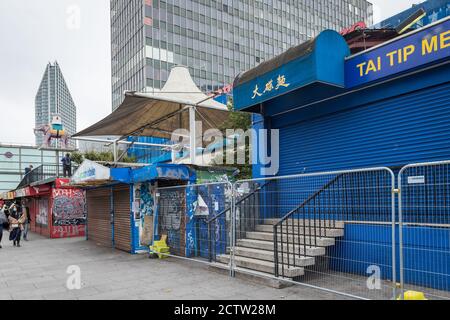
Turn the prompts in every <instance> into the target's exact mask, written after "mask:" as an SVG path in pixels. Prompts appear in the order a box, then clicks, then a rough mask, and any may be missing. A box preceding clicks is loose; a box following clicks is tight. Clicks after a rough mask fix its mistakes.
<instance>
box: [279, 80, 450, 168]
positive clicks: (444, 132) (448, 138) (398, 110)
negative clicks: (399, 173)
mask: <svg viewBox="0 0 450 320" xmlns="http://www.w3.org/2000/svg"><path fill="white" fill-rule="evenodd" d="M331 103H332V102H331ZM284 117H289V114H286V115H284ZM279 129H280V172H279V174H280V175H287V174H297V173H304V172H318V171H327V170H335V169H350V168H362V167H373V166H390V167H397V166H400V165H404V164H407V163H413V162H422V161H436V160H444V159H450V83H446V84H443V85H439V86H436V87H431V88H426V89H423V90H420V91H416V92H413V93H410V94H406V95H402V96H397V97H394V98H390V99H385V100H381V101H377V102H375V103H371V104H367V105H363V106H359V107H357V108H353V109H350V110H345V111H341V112H337V113H333V114H328V115H325V116H321V117H319V118H315V119H310V120H305V121H301V122H298V123H296V124H294V125H290V126H287V127H282V128H279Z"/></svg>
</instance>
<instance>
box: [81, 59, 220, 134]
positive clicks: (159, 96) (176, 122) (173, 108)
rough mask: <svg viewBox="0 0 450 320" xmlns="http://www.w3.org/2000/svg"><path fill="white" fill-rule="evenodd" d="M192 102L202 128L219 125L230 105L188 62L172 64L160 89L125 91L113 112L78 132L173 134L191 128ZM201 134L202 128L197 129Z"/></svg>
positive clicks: (206, 128) (204, 129) (217, 126)
mask: <svg viewBox="0 0 450 320" xmlns="http://www.w3.org/2000/svg"><path fill="white" fill-rule="evenodd" d="M190 106H194V107H195V108H196V120H197V121H201V122H202V124H203V131H206V130H208V129H213V128H219V127H220V126H221V125H222V124H223V122H224V121H226V120H227V119H228V114H229V112H228V108H227V106H225V105H224V104H221V103H219V102H217V101H215V100H214V99H212V98H211V97H208V96H207V95H206V94H204V93H203V92H202V91H201V90H200V89H199V88H198V87H197V86H196V85H195V83H194V81H193V80H192V78H191V75H190V74H189V69H188V68H187V67H185V66H176V67H173V68H172V71H171V73H170V75H169V78H168V80H167V82H166V84H165V86H164V88H163V89H162V90H161V91H160V92H155V93H140V92H126V93H125V100H124V102H123V103H122V104H121V105H120V107H119V108H117V109H116V110H115V111H114V112H113V113H112V114H110V115H109V116H107V117H106V118H104V119H103V120H101V121H100V122H98V123H96V124H94V125H92V126H91V127H89V128H87V129H85V130H83V131H81V132H79V133H77V134H75V135H74V137H80V136H101V135H117V136H122V137H127V136H133V135H138V136H152V137H162V138H170V136H171V134H172V132H173V131H174V130H176V129H189V113H188V112H185V111H187V110H188V109H189V108H190ZM198 134H200V132H198Z"/></svg>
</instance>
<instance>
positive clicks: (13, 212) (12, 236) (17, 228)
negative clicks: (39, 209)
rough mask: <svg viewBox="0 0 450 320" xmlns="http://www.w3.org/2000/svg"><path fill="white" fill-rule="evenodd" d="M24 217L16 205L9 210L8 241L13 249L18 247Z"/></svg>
mask: <svg viewBox="0 0 450 320" xmlns="http://www.w3.org/2000/svg"><path fill="white" fill-rule="evenodd" d="M24 222H25V216H23V215H22V212H21V210H20V208H19V207H18V205H17V204H16V203H13V204H12V205H11V207H10V208H9V240H10V241H12V242H13V245H14V246H15V247H20V237H21V236H22V230H23V224H24Z"/></svg>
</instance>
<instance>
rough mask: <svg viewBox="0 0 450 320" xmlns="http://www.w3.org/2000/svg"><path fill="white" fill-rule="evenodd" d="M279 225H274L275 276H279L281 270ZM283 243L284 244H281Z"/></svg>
mask: <svg viewBox="0 0 450 320" xmlns="http://www.w3.org/2000/svg"><path fill="white" fill-rule="evenodd" d="M277 232H278V230H277V225H276V224H274V226H273V255H274V256H273V261H274V263H275V277H277V278H278V277H279V270H278V234H277ZM281 245H283V244H281Z"/></svg>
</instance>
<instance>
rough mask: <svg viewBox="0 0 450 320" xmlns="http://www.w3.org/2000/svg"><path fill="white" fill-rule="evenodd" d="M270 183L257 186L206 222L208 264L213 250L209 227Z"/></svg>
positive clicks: (211, 258)
mask: <svg viewBox="0 0 450 320" xmlns="http://www.w3.org/2000/svg"><path fill="white" fill-rule="evenodd" d="M271 182H272V181H269V182H267V183H265V184H263V185H261V186H258V187H257V188H256V189H255V190H254V191H253V192H251V193H249V194H248V195H246V196H245V197H243V198H242V199H240V200H239V201H237V202H236V203H235V204H233V205H231V206H229V207H228V208H226V209H224V210H223V211H221V212H220V213H218V214H217V215H215V216H214V217H212V218H211V219H209V220H207V221H206V223H207V225H208V252H209V262H212V260H213V257H212V248H213V244H212V242H213V239H212V234H211V231H212V230H211V229H212V228H211V225H212V223H213V222H215V221H217V219H219V218H220V217H222V216H223V215H225V214H226V213H227V212H229V211H231V210H232V208H233V207H236V206H238V205H240V204H242V203H244V202H245V201H246V200H248V199H250V198H251V197H253V196H255V195H256V194H258V193H259V192H260V191H261V190H263V189H264V188H265V187H266V186H267V185H269V184H270V183H271ZM215 242H216V239H215V233H214V243H215Z"/></svg>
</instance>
